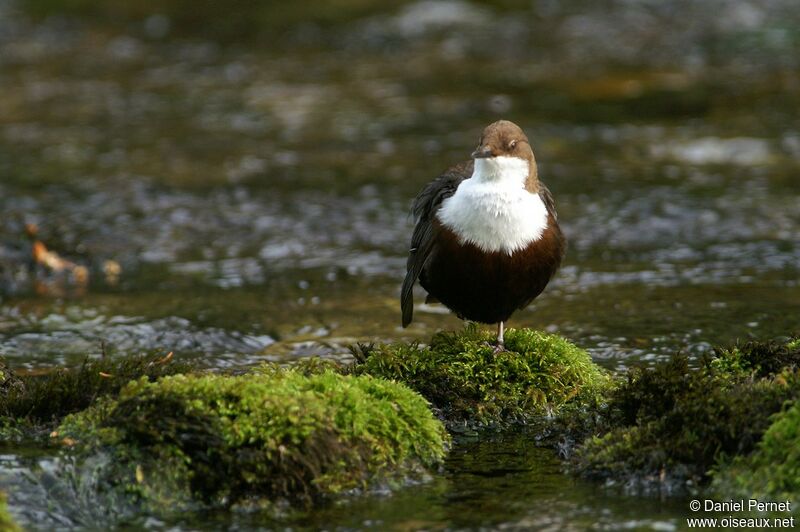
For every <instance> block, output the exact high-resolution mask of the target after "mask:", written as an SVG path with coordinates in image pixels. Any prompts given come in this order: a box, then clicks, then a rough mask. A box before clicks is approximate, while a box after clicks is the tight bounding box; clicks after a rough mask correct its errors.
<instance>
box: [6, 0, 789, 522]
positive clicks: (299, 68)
mask: <svg viewBox="0 0 800 532" xmlns="http://www.w3.org/2000/svg"><path fill="white" fill-rule="evenodd" d="M106 3H107V4H108V5H110V6H116V5H124V3H119V2H115V1H113V0H108V2H106ZM173 3H174V4H175V5H176V6H180V5H181V4H180V2H177V1H176V2H172V3H171V2H165V3H164V5H165V6H167V7H165V9H168V7H169V6H171V5H172V4H173ZM52 4H58V2H52V1H49V0H37V1H36V2H31V5H32V6H38V7H37V9H36V10H34V11H35V12H36V13H38V16H35V17H31V16H30V15H29V12H24V11H23V10H22V9H21V7H20V6H22V3H19V4H16V3H14V2H9V1H8V0H3V1H0V87H1V88H2V97H0V355H2V356H3V357H5V358H6V359H7V360H8V362H9V364H10V365H11V366H12V367H13V368H15V369H17V370H19V371H42V370H45V369H46V368H52V367H60V366H73V365H76V364H78V363H80V362H81V361H82V360H83V359H84V358H85V357H87V356H89V357H97V356H100V355H101V353H110V354H112V355H115V354H117V355H124V354H131V353H139V352H143V351H153V350H157V351H163V352H165V353H166V352H168V351H174V352H175V354H176V356H179V357H183V358H186V359H193V360H195V361H197V362H198V363H199V364H201V365H203V366H206V367H210V368H231V367H245V366H249V365H253V364H256V363H259V362H261V361H264V360H278V361H285V360H291V359H293V358H296V357H301V356H309V355H320V356H325V357H334V358H341V359H346V357H347V349H346V347H347V346H348V345H349V344H351V343H353V342H355V341H395V340H423V341H424V340H425V339H427V338H429V337H430V335H431V334H432V333H433V332H434V331H436V330H439V329H442V328H446V329H453V328H458V327H460V323H459V321H458V320H457V319H456V318H455V317H454V316H452V315H449V314H447V313H445V312H442V311H441V309H439V308H436V307H433V306H430V307H428V306H423V307H421V308H418V310H417V312H416V314H415V321H414V323H413V324H412V325H411V326H410V327H409V328H408V329H405V330H404V329H402V328H400V327H399V323H400V316H399V302H398V294H399V285H400V283H401V281H402V277H403V274H404V268H405V253H406V250H407V247H408V240H409V236H410V231H411V228H412V220H411V219H410V218H409V213H408V211H409V206H410V203H411V200H412V198H413V197H414V195H415V194H416V193H417V192H418V191H419V189H420V188H421V187H422V186H423V185H424V184H425V183H426V182H427V181H429V180H430V179H432V178H433V177H434V176H436V175H437V173H438V172H440V171H442V170H443V169H444V168H446V167H447V166H448V165H450V164H452V163H455V162H458V161H460V160H464V159H465V158H467V157H468V154H469V153H470V152H471V151H472V149H473V148H474V146H475V144H476V143H477V139H478V136H479V134H480V131H481V129H482V128H483V126H485V125H486V124H488V123H489V122H491V121H493V120H496V119H498V118H500V117H505V118H509V119H512V120H514V121H516V122H517V123H519V124H520V125H521V126H522V127H523V128H524V129H525V130H526V132H527V133H528V136H529V137H530V138H531V140H532V144H533V146H534V150H535V152H536V156H537V160H538V161H539V171H540V176H541V177H542V179H543V180H544V181H545V182H546V183H547V185H548V186H549V187H550V189H551V190H552V192H553V193H554V195H555V197H556V200H557V203H558V209H559V215H560V220H561V224H562V228H563V229H564V231H565V233H566V235H567V237H568V239H569V242H570V247H569V251H568V255H567V258H566V261H565V264H564V267H563V268H562V270H561V272H560V273H559V274H558V276H557V277H556V279H555V280H554V282H553V283H551V285H550V287H548V289H547V290H546V291H545V293H544V294H543V295H542V296H541V297H540V298H538V299H537V300H536V302H535V303H534V304H533V305H532V306H531V307H530V308H529V309H527V310H526V311H523V312H519V313H517V314H516V315H515V316H514V317H513V318H512V321H511V323H510V326H516V327H522V326H526V327H535V328H541V329H546V330H548V331H554V332H558V333H560V334H562V335H565V336H567V337H568V338H570V339H572V340H573V341H575V342H576V343H577V344H579V345H581V346H583V347H585V348H587V349H588V350H589V351H590V352H591V353H592V355H593V356H594V357H595V360H597V362H598V363H600V364H602V365H603V366H605V367H607V368H609V369H612V370H623V369H625V368H626V367H628V366H629V365H631V364H638V363H643V364H647V363H652V362H653V361H655V360H658V359H662V358H665V357H669V356H670V355H671V354H672V353H674V352H675V351H677V350H686V351H688V352H689V353H690V354H693V355H699V354H702V353H704V352H707V351H708V350H709V349H710V348H711V346H712V345H714V344H719V343H722V344H725V343H730V342H732V341H735V340H736V339H743V338H749V337H758V338H767V337H775V336H781V335H787V334H788V333H790V332H792V331H798V330H800V320H798V309H800V285H798V279H799V278H800V276H799V275H798V273H799V272H800V175H799V171H800V117H799V116H798V115H799V114H800V112H799V111H800V11H798V10H797V9H796V6H794V3H793V2H792V1H791V0H773V1H770V2H756V1H740V2H727V1H724V0H712V1H708V2H690V1H688V0H671V1H666V2H642V1H635V0H609V1H606V2H589V1H586V2H573V3H570V4H569V6H564V5H561V4H560V3H558V2H554V1H550V0H538V1H535V2H527V3H518V2H495V3H470V2H462V1H459V0H449V1H442V2H432V1H420V2H416V3H414V2H409V3H404V2H393V3H392V5H391V6H390V7H385V8H382V9H378V8H373V9H371V10H370V9H364V10H362V11H363V12H361V11H359V12H358V13H357V15H358V16H352V17H351V16H350V15H349V12H348V11H347V10H346V9H344V7H343V8H342V13H344V14H342V15H340V16H338V18H337V16H335V14H334V15H332V14H331V13H328V12H327V11H326V10H325V9H322V8H320V9H319V10H317V11H320V12H322V15H325V16H324V17H322V15H320V13H319V12H316V11H315V12H314V13H311V14H308V15H309V16H311V15H312V14H315V16H316V17H317V18H312V19H309V20H311V21H305V20H306V19H304V16H305V15H304V14H303V13H302V10H303V9H304V8H301V7H298V8H296V9H295V10H294V11H291V13H293V14H292V15H291V16H289V15H286V19H285V20H284V19H281V18H280V17H278V16H277V15H276V13H277V12H271V11H269V10H268V14H271V15H273V16H274V17H273V18H272V19H269V20H270V21H272V22H269V21H268V20H267V19H264V20H262V21H261V22H262V23H263V28H262V30H261V31H260V32H259V31H258V29H256V30H253V28H252V27H251V26H249V25H247V26H243V28H245V29H247V31H249V32H255V35H253V34H251V33H246V32H245V33H244V36H242V37H241V38H238V34H237V33H236V32H235V31H233V33H231V32H232V30H231V29H230V28H227V26H225V25H224V24H222V21H223V20H228V19H226V18H225V17H224V16H222V18H219V19H216V18H213V17H217V16H219V14H218V13H210V14H209V13H206V12H205V11H203V10H202V9H200V8H198V12H197V13H196V17H195V19H192V18H191V17H188V15H186V16H184V17H183V18H181V16H180V15H176V14H175V13H173V12H167V13H166V14H165V13H160V12H152V13H149V12H147V13H139V12H137V11H136V9H133V8H131V10H132V11H133V14H132V15H130V17H129V18H119V17H122V15H119V17H117V18H114V17H116V15H115V13H117V12H116V11H114V10H113V9H111V11H110V12H111V13H112V15H111V17H112V19H113V20H114V21H115V23H114V24H113V25H109V24H107V23H106V22H107V21H105V19H103V18H102V17H100V18H98V15H97V14H96V13H94V14H93V13H89V14H88V15H86V16H81V15H80V14H79V15H78V16H63V15H59V14H58V10H57V9H54V8H53V7H52ZM64 4H65V5H73V6H75V5H82V4H81V2H64ZM363 4H365V5H366V4H368V3H363ZM334 5H335V3H334ZM342 5H343V6H347V5H350V6H351V7H352V5H361V3H358V2H355V3H351V4H348V3H346V2H343V3H342ZM307 9H308V10H309V11H312V10H311V9H310V8H307ZM122 12H123V13H125V10H124V9H123V10H122ZM41 13H46V15H42V14H41ZM298 13H299V14H298ZM223 15H224V14H223ZM204 16H205V17H206V19H204V18H203V17H204ZM187 17H188V18H187ZM275 17H277V18H275ZM293 17H294V18H293ZM320 17H322V18H320ZM187 20H188V22H187ZM235 20H236V21H238V22H239V23H241V20H239V19H238V18H237V19H235ZM253 20H256V19H253ZM259 20H260V19H259ZM284 22H285V23H286V26H285V27H284V26H281V24H283V23H284ZM253 24H256V22H253ZM236 28H238V26H237V27H236ZM220 35H221V36H220ZM30 223H35V224H36V225H37V226H38V228H39V233H38V237H39V238H40V239H41V240H42V241H43V242H44V243H45V244H46V245H47V246H48V247H49V248H50V249H52V250H55V251H56V252H58V253H59V254H60V255H61V256H62V257H63V258H65V259H68V260H69V261H72V262H73V263H75V264H78V265H80V266H84V267H86V268H87V269H88V272H89V280H88V283H87V284H85V285H84V284H83V283H82V282H80V280H79V279H76V278H75V276H74V275H71V274H68V273H61V274H55V273H53V272H49V271H46V270H45V269H43V268H41V267H39V268H33V269H32V268H31V266H30V264H29V263H30V260H29V257H30V253H31V250H30V243H29V241H28V240H27V238H26V236H25V225H26V224H30ZM109 265H111V266H109ZM117 270H119V271H118V273H117ZM418 297H419V296H418ZM49 460H50V457H48V456H44V457H42V456H34V457H30V456H28V454H27V453H23V452H21V451H20V450H19V449H13V448H11V449H7V450H6V454H5V455H3V461H2V464H3V474H2V478H3V479H5V480H4V482H3V484H4V485H6V486H13V487H14V489H13V490H11V493H10V501H11V506H12V510H13V511H14V512H15V514H16V515H17V516H18V517H19V519H20V521H21V522H23V523H24V524H29V525H31V526H41V527H43V528H47V526H50V525H53V524H56V523H61V524H63V525H64V526H72V525H77V524H80V523H84V524H86V522H85V521H81V520H80V518H78V517H77V516H76V513H75V512H71V511H70V510H69V509H68V508H69V505H62V506H58V505H56V504H52V505H51V506H52V508H51V509H50V510H43V509H42V508H39V507H36V505H33V504H31V503H27V504H26V502H25V501H26V500H40V502H41V503H42V504H44V502H43V501H44V500H46V497H45V498H44V499H37V498H36V497H35V496H34V495H32V494H33V493H40V492H41V490H42V489H43V488H42V486H41V481H27V482H28V483H27V484H26V481H25V480H24V479H31V478H41V475H40V474H37V473H36V472H37V471H42V470H43V469H45V470H46V469H47V467H48V466H47V464H48V463H49V462H48V461H49ZM509 461H511V462H514V463H513V464H512V465H509V464H508V463H507V462H509ZM37 482H39V483H38V484H37ZM26 486H27V487H26ZM685 513H686V510H685V501H684V500H683V499H681V498H673V499H668V500H667V501H666V502H664V501H661V500H659V499H653V498H646V499H638V498H634V497H627V496H622V495H620V494H618V493H606V492H603V491H600V492H598V491H597V487H596V486H593V485H591V484H586V483H582V482H577V481H574V480H572V479H570V478H568V477H565V476H563V475H561V474H559V473H558V464H557V462H556V461H555V459H554V458H553V457H552V456H551V455H549V454H548V453H547V452H543V451H541V450H537V449H535V448H530V449H529V448H527V447H525V448H524V449H520V448H519V442H517V441H516V440H513V441H507V442H499V443H498V442H494V443H486V444H476V445H475V447H474V448H473V447H469V446H460V447H457V448H456V450H455V451H454V452H453V455H452V456H451V457H450V459H449V462H448V464H447V466H446V470H445V472H444V473H443V474H442V475H440V476H437V477H436V478H435V479H434V480H433V481H432V482H431V483H430V484H427V485H425V486H423V487H417V488H410V489H408V490H405V491H403V490H401V492H400V493H395V494H394V495H392V496H390V497H387V496H379V495H376V496H374V497H373V496H370V497H365V498H360V499H355V500H353V501H349V502H347V503H346V504H343V505H341V506H335V507H333V508H327V509H323V510H320V511H319V512H315V513H312V514H311V515H305V516H303V517H298V518H292V519H291V520H289V521H287V524H290V525H291V526H293V527H296V528H297V527H299V528H302V527H306V526H307V527H312V528H314V527H319V526H322V525H323V524H328V525H330V527H331V528H337V527H342V528H345V529H347V528H360V527H370V526H372V527H373V528H376V529H380V528H382V527H384V526H391V527H394V528H395V529H398V530H407V529H414V528H434V529H437V528H442V527H452V528H464V527H471V526H478V525H480V524H483V526H486V527H503V526H506V527H509V528H525V527H534V528H542V527H544V528H546V527H551V528H560V527H574V528H583V527H585V526H588V525H590V524H592V523H595V524H597V526H600V527H606V528H607V527H611V528H615V527H621V526H625V527H631V528H636V527H644V528H650V527H655V528H674V527H680V526H681V517H682V516H683V515H684V514H685ZM203 519H205V517H203ZM212 520H213V521H214V522H218V526H220V527H224V526H227V525H230V526H238V527H241V528H248V527H251V526H256V525H257V524H258V523H259V521H258V518H257V517H254V516H245V517H242V516H215V517H213V519H212ZM197 522H198V520H197V519H195V518H187V520H186V521H185V525H186V526H187V527H190V528H191V527H192V526H196V523H197ZM37 523H38V525H37ZM193 523H194V524H193ZM141 524H143V525H147V526H152V527H155V528H159V527H162V526H167V524H164V523H159V522H156V521H153V520H146V519H144V518H143V521H142V523H141ZM261 524H262V525H264V523H261ZM276 526H279V525H276Z"/></svg>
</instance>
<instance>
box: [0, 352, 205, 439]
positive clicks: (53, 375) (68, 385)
mask: <svg viewBox="0 0 800 532" xmlns="http://www.w3.org/2000/svg"><path fill="white" fill-rule="evenodd" d="M188 369H189V366H188V365H186V364H184V363H181V362H176V361H174V360H172V359H171V357H164V356H163V355H142V356H132V357H125V358H105V359H101V360H92V361H89V360H87V361H85V362H84V363H83V365H82V366H81V367H79V368H75V369H66V368H62V369H57V370H55V371H51V372H49V373H46V374H44V375H24V376H16V375H14V374H13V373H11V372H10V370H9V369H8V368H6V367H4V368H3V375H4V379H3V381H2V383H0V419H2V418H10V419H11V421H6V422H5V423H4V425H8V424H9V423H10V424H12V425H18V424H19V422H20V421H22V420H24V421H26V422H29V423H46V422H50V421H53V420H57V419H59V418H61V417H63V416H65V415H67V414H70V413H72V412H77V411H79V410H82V409H84V408H86V407H88V406H89V405H91V404H92V403H93V402H94V401H95V400H96V399H97V398H99V397H103V396H106V395H114V394H116V393H117V392H119V390H120V389H121V388H122V387H123V386H124V385H125V384H127V383H128V382H130V381H131V380H133V379H138V378H140V377H146V378H147V379H148V380H156V379H157V378H159V377H161V376H164V375H172V374H175V373H180V372H183V371H186V370H188Z"/></svg>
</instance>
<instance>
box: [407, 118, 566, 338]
mask: <svg viewBox="0 0 800 532" xmlns="http://www.w3.org/2000/svg"><path fill="white" fill-rule="evenodd" d="M412 214H413V216H414V218H415V220H416V225H415V227H414V231H413V233H412V236H411V246H410V249H409V255H408V260H407V263H406V276H405V279H404V280H403V285H402V288H401V293H400V307H401V312H402V325H403V328H405V327H407V326H408V325H409V324H410V323H411V321H412V318H413V314H414V300H413V299H414V291H413V289H414V285H415V283H416V282H417V281H419V284H420V285H421V286H422V288H424V289H425V291H426V292H427V296H426V299H425V302H426V303H436V302H439V303H442V304H444V305H445V306H446V307H447V308H449V309H450V310H451V311H453V312H454V313H455V314H456V315H457V316H458V317H459V318H461V319H463V320H469V321H473V322H480V323H486V324H497V339H496V343H495V353H497V352H499V351H503V350H505V345H504V331H505V323H506V322H507V321H508V319H509V318H510V317H511V315H512V314H513V313H514V312H515V311H517V310H520V309H523V308H525V307H527V306H528V305H529V304H530V303H531V302H532V301H533V300H534V299H535V298H536V297H537V296H538V295H539V294H541V293H542V291H543V290H544V289H545V287H546V286H547V284H548V283H549V282H550V280H551V279H552V278H553V276H554V275H555V273H556V271H557V270H558V268H559V266H560V265H561V262H562V260H563V258H564V255H565V253H566V247H567V241H566V238H565V237H564V234H563V233H562V231H561V228H560V227H559V225H558V214H557V213H556V205H555V201H554V199H553V195H552V194H551V193H550V190H549V189H548V188H547V187H546V186H545V184H544V183H542V182H541V181H540V180H539V175H538V170H537V166H536V159H535V157H534V154H533V148H532V147H531V143H530V141H529V140H528V137H527V136H526V135H525V133H524V132H523V130H522V129H521V128H520V127H519V126H518V125H517V124H515V123H513V122H511V121H509V120H499V121H497V122H494V123H492V124H489V125H488V126H486V128H485V129H484V130H483V133H482V135H481V138H480V141H479V143H478V147H477V149H475V151H474V152H472V160H469V161H466V162H462V163H460V164H456V165H455V166H452V167H450V168H449V169H447V170H446V171H445V172H444V173H442V174H441V175H439V176H438V177H437V178H436V179H434V180H433V181H431V182H430V183H428V184H427V185H426V186H425V187H424V188H423V189H422V191H421V192H420V193H419V195H417V197H416V199H415V200H414V203H413V207H412Z"/></svg>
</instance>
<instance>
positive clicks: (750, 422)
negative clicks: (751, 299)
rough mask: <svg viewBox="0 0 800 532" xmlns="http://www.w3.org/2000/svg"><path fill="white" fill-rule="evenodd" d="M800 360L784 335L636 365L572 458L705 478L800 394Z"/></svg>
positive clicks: (621, 474)
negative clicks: (695, 362) (694, 362)
mask: <svg viewBox="0 0 800 532" xmlns="http://www.w3.org/2000/svg"><path fill="white" fill-rule="evenodd" d="M798 361H800V353H798V352H797V350H793V349H792V348H791V347H790V346H787V345H786V344H785V343H782V344H781V343H774V342H762V343H757V342H750V343H746V344H740V345H737V346H735V347H733V348H731V349H718V350H717V351H716V352H715V353H714V355H713V356H710V357H707V358H705V359H703V360H702V361H700V367H699V368H691V367H690V365H689V360H688V359H687V357H686V356H685V355H680V354H679V355H676V356H675V357H673V358H672V359H671V360H670V361H668V362H664V363H661V364H658V365H656V366H655V367H654V368H653V369H649V370H648V369H641V368H635V369H632V370H630V371H629V372H628V374H627V378H626V380H625V381H624V382H623V383H621V385H620V386H619V387H617V388H616V389H615V390H614V391H612V392H611V393H610V395H609V398H608V405H607V408H606V410H605V411H604V412H603V413H602V416H601V420H600V421H599V422H598V423H597V425H596V429H597V432H596V434H595V435H594V436H593V437H590V438H588V439H587V440H586V441H584V442H583V443H582V444H581V445H580V446H579V447H578V448H577V450H576V452H575V454H574V456H573V459H572V463H573V466H574V468H575V469H576V471H578V472H579V473H581V474H583V475H585V476H589V477H595V478H603V479H609V478H611V479H617V480H624V481H626V482H627V483H629V484H630V483H637V482H644V483H650V482H651V481H652V482H655V483H659V484H660V483H663V482H665V481H666V482H668V483H670V482H672V483H677V484H683V483H684V482H686V481H689V480H691V481H693V482H695V483H704V482H707V481H708V480H709V472H710V470H711V469H712V468H713V467H715V465H716V464H718V463H723V462H725V461H727V460H729V459H730V458H731V457H734V456H744V455H747V454H748V453H750V452H752V451H753V450H754V449H755V447H756V445H757V444H758V442H759V441H760V440H761V437H762V435H763V434H764V432H765V431H766V430H767V428H768V427H769V426H770V423H771V420H770V416H771V415H772V414H774V413H776V412H779V411H780V410H781V409H782V407H783V406H784V404H786V403H787V402H789V401H794V400H795V399H797V397H798V396H800V373H798V371H797V369H796V365H797V362H798Z"/></svg>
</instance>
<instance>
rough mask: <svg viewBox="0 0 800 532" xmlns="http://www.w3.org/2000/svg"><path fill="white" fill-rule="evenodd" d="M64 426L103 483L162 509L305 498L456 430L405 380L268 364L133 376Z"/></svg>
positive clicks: (423, 452) (431, 456)
mask: <svg viewBox="0 0 800 532" xmlns="http://www.w3.org/2000/svg"><path fill="white" fill-rule="evenodd" d="M58 438H60V439H61V440H62V441H65V442H67V443H68V444H70V445H73V450H74V451H75V453H76V454H77V455H78V456H79V457H81V458H82V459H83V460H84V462H85V463H87V464H89V466H94V465H96V464H97V463H98V460H99V462H100V463H101V471H100V476H101V478H102V481H101V482H100V483H99V484H100V485H101V486H102V485H106V486H108V487H110V488H111V489H112V490H116V491H120V490H121V491H124V492H126V493H127V494H129V495H131V496H132V497H133V499H134V500H135V501H137V503H139V504H143V505H144V506H145V507H146V508H148V509H149V510H151V511H154V512H157V513H158V512H164V511H174V510H177V509H180V508H187V507H194V506H196V505H197V504H201V505H206V506H228V505H232V504H237V503H242V504H245V503H246V504H257V505H259V506H264V505H267V506H269V505H271V504H273V503H276V502H284V501H288V502H291V503H296V504H301V505H302V504H308V503H311V502H314V501H317V500H319V499H321V498H324V497H325V496H328V495H332V494H337V493H341V492H343V491H347V490H352V489H356V488H367V487H370V486H373V485H375V483H377V482H392V481H400V480H403V479H406V478H408V477H409V476H419V475H423V474H425V471H426V470H427V469H428V468H434V467H436V466H437V464H439V462H440V461H441V460H442V459H443V457H444V454H445V450H446V446H447V443H448V437H447V434H446V432H445V430H444V427H443V426H442V425H441V423H439V422H438V421H437V420H436V419H434V417H433V415H432V414H431V412H430V411H429V409H428V404H427V402H426V401H425V400H424V399H423V398H422V397H420V396H419V395H418V394H416V393H414V392H413V391H411V390H409V389H408V388H406V387H405V386H403V385H400V384H397V383H393V382H389V381H385V380H380V379H375V378H372V377H369V376H360V377H355V376H344V375H340V374H337V373H334V372H332V371H328V370H323V371H322V372H320V373H317V374H312V375H305V374H303V372H301V371H294V370H291V369H288V370H286V369H279V368H277V367H267V368H262V369H261V370H260V371H259V372H257V373H252V374H247V375H242V376H223V375H204V376H199V375H176V376H172V377H165V378H162V379H160V380H159V381H158V382H148V381H147V379H141V380H139V381H135V382H131V383H130V384H129V385H128V386H126V387H125V388H124V389H123V390H122V391H121V393H120V395H119V398H118V399H116V400H106V401H102V402H100V403H98V404H97V405H95V406H94V407H92V408H90V409H88V410H86V411H84V412H81V413H79V414H75V415H72V416H69V417H68V418H66V420H65V421H64V423H63V424H62V426H61V427H60V428H59V429H58Z"/></svg>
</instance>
